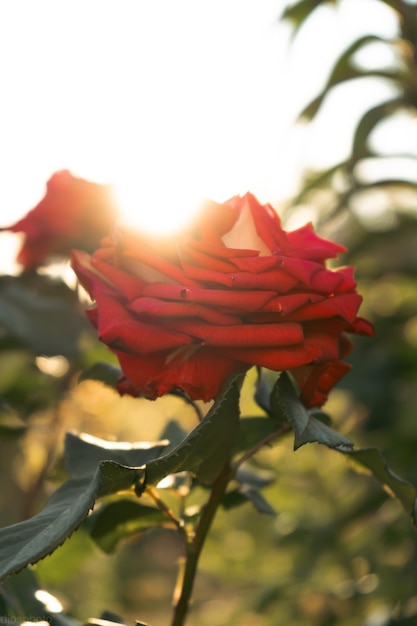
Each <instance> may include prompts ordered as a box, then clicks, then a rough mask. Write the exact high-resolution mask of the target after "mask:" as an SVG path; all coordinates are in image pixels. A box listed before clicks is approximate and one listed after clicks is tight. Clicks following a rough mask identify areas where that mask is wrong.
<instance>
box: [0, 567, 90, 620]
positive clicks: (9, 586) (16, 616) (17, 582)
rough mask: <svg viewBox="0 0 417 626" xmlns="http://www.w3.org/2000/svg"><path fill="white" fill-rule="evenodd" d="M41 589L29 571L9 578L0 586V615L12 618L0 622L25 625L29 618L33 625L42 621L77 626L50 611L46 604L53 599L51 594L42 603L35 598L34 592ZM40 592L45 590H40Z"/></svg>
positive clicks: (32, 573)
mask: <svg viewBox="0 0 417 626" xmlns="http://www.w3.org/2000/svg"><path fill="white" fill-rule="evenodd" d="M41 589H42V587H41V586H40V584H39V582H38V580H37V577H36V576H35V573H34V572H33V571H31V570H29V569H26V570H23V571H21V572H19V574H15V575H14V576H11V577H10V578H9V579H8V580H7V581H6V582H5V583H4V584H3V585H0V611H2V613H1V614H0V615H1V616H3V615H9V616H13V617H11V618H10V622H7V621H4V620H3V619H1V620H0V622H1V623H2V624H8V623H10V624H16V623H21V622H25V623H26V621H27V620H28V616H30V619H31V620H33V623H36V622H38V621H41V620H43V621H47V622H49V624H50V625H51V626H77V624H79V622H76V621H74V620H73V619H71V618H70V617H68V616H66V615H64V614H63V613H58V612H55V611H54V612H52V611H50V609H49V607H48V603H50V602H51V600H54V598H53V596H52V595H51V594H49V597H48V598H46V599H45V600H44V601H43V600H42V599H39V597H36V592H38V591H40V590H41ZM42 591H45V590H44V589H42ZM2 599H3V600H4V602H3V603H2ZM31 623H32V622H31Z"/></svg>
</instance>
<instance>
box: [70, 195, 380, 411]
mask: <svg viewBox="0 0 417 626" xmlns="http://www.w3.org/2000/svg"><path fill="white" fill-rule="evenodd" d="M102 246H103V247H102V248H101V249H99V250H97V251H96V252H95V253H94V254H93V256H92V257H90V256H88V255H87V254H85V253H83V252H81V251H77V252H75V253H74V255H73V267H74V269H75V271H76V273H77V274H78V276H79V278H80V280H81V282H82V284H83V285H84V287H85V288H86V289H87V291H88V292H89V293H90V295H91V297H92V298H93V299H94V300H95V306H94V307H93V308H91V309H90V310H89V311H88V315H89V317H90V320H91V321H92V323H93V324H94V326H95V327H96V328H97V329H98V333H99V337H100V339H101V340H102V341H103V342H104V343H106V344H107V345H108V346H109V347H110V348H111V349H112V351H113V352H114V353H115V354H116V355H117V357H118V359H119V362H120V365H121V368H122V371H123V373H124V379H123V380H122V381H121V382H120V387H119V390H120V392H122V393H125V392H129V393H140V394H144V395H145V396H147V397H150V398H156V397H158V396H161V395H163V394H165V393H167V392H169V391H172V390H178V389H179V390H183V391H184V392H186V393H187V394H188V395H189V396H190V397H191V398H192V399H202V400H205V401H207V400H210V399H212V398H214V397H215V396H216V395H217V394H218V392H219V390H220V388H221V386H222V385H223V383H224V382H225V380H226V378H227V377H228V376H229V375H230V374H232V373H235V372H243V371H246V370H247V369H249V368H250V367H251V366H253V365H259V366H264V367H266V368H270V369H272V370H276V371H280V370H290V371H291V372H292V373H293V375H294V376H295V378H296V379H297V381H298V383H299V385H300V389H301V394H302V400H303V401H304V402H305V403H306V404H307V405H310V406H320V405H321V404H323V403H324V402H325V400H326V398H327V395H328V393H329V391H330V390H331V389H332V387H333V386H334V385H335V384H336V382H337V381H338V380H339V379H340V378H341V377H342V376H343V375H344V374H345V373H346V372H347V371H348V369H349V366H348V365H347V364H346V363H344V362H343V360H342V359H343V358H344V357H345V356H346V355H347V354H348V352H349V351H350V349H351V347H352V344H351V342H350V340H349V339H348V337H347V335H346V334H345V333H346V332H348V333H360V334H365V335H371V334H373V330H372V326H371V324H370V323H369V322H367V321H366V320H363V319H361V318H358V317H357V312H358V309H359V306H360V303H361V300H362V298H361V296H359V295H358V294H357V293H356V283H355V281H354V278H353V269H352V268H350V267H347V268H342V269H339V270H337V271H335V270H331V269H326V267H325V261H326V259H328V258H331V257H335V256H337V254H338V253H339V252H342V251H343V250H344V248H342V247H341V246H339V245H337V244H335V243H331V242H329V241H326V240H324V239H321V238H319V237H318V236H317V235H316V234H315V233H314V231H313V229H312V226H311V225H307V226H304V227H303V228H300V229H298V230H296V231H294V232H285V231H284V230H283V228H282V227H281V224H280V221H279V218H278V216H277V215H276V213H275V212H274V210H273V209H272V207H271V206H270V205H266V206H262V205H260V204H259V202H258V201H257V200H256V198H255V197H254V196H252V195H251V194H247V195H246V196H244V197H235V198H232V199H231V200H229V201H228V202H226V203H225V204H215V203H210V204H208V205H207V206H206V207H205V209H204V210H203V211H202V212H201V214H200V215H199V217H198V218H197V219H196V220H195V221H194V223H193V224H192V226H190V228H188V229H187V230H185V231H183V232H181V233H180V234H178V235H176V236H173V237H169V238H167V237H166V238H156V237H150V236H148V235H145V234H142V233H134V232H131V231H129V230H123V231H119V232H116V233H115V234H114V235H113V237H112V238H108V239H106V240H105V241H103V244H102Z"/></svg>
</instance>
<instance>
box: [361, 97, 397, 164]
mask: <svg viewBox="0 0 417 626" xmlns="http://www.w3.org/2000/svg"><path fill="white" fill-rule="evenodd" d="M404 106H405V101H404V98H403V97H399V98H392V99H391V100H388V101H387V102H383V103H382V104H378V105H377V106H374V107H372V108H371V109H369V110H368V111H367V112H366V113H365V114H364V115H363V116H362V118H361V120H360V121H359V123H358V125H357V127H356V130H355V134H354V137H353V142H352V162H353V164H354V163H355V162H356V161H359V159H363V158H366V157H368V156H372V154H373V152H372V151H371V150H370V149H369V146H368V140H369V136H370V134H371V132H372V131H373V129H374V128H375V126H377V124H379V123H380V122H382V121H383V120H384V118H387V117H390V116H391V115H393V113H395V112H396V111H397V110H398V109H399V108H402V107H404Z"/></svg>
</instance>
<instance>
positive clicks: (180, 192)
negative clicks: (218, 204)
mask: <svg viewBox="0 0 417 626" xmlns="http://www.w3.org/2000/svg"><path fill="white" fill-rule="evenodd" d="M115 195H116V199H117V202H118V205H119V210H120V213H121V221H122V223H123V224H126V225H127V226H129V227H132V228H136V229H140V230H145V231H148V232H150V233H158V234H169V233H171V232H175V231H178V230H180V229H181V228H183V227H184V226H185V225H186V223H187V221H189V220H190V219H191V218H192V216H193V215H195V214H196V213H197V211H198V210H199V207H200V206H201V204H202V202H203V201H204V198H203V197H202V196H201V195H200V194H199V193H198V192H197V190H196V189H193V187H192V185H189V186H188V187H186V186H185V185H184V186H181V185H179V184H178V183H176V182H173V181H172V180H171V181H170V180H169V179H168V180H167V179H165V180H160V181H158V182H154V183H153V182H152V181H147V182H146V183H143V182H142V183H141V184H140V185H138V184H137V183H136V181H127V180H125V181H121V182H119V183H117V184H116V185H115Z"/></svg>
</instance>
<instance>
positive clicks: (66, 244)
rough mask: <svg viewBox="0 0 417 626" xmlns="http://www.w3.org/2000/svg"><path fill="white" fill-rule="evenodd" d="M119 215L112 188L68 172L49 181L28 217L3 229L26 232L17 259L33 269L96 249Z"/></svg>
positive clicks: (55, 175)
mask: <svg viewBox="0 0 417 626" xmlns="http://www.w3.org/2000/svg"><path fill="white" fill-rule="evenodd" d="M115 216H116V210H115V203H114V201H113V200H112V197H111V192H110V187H108V186H105V185H99V184H97V183H92V182H89V181H87V180H84V179H82V178H76V177H75V176H72V174H71V173H70V172H68V171H66V170H63V171H61V172H56V173H55V174H54V175H53V176H52V177H51V178H50V179H49V181H48V183H47V186H46V194H45V196H44V198H43V199H42V200H41V201H40V202H39V204H37V205H36V206H35V208H34V209H32V210H31V211H30V212H29V213H28V214H27V215H26V216H25V217H23V218H22V219H21V220H19V221H18V222H16V224H13V225H12V226H10V227H8V228H5V229H2V230H10V231H12V232H15V233H24V241H23V245H22V248H21V250H20V252H19V255H18V257H17V260H18V262H19V263H21V264H22V265H23V266H24V268H25V269H34V268H36V267H38V266H39V265H42V263H44V262H45V261H47V260H48V259H49V258H50V257H53V256H64V257H65V256H69V253H70V250H71V249H72V248H81V249H82V250H91V251H92V250H94V249H95V248H97V246H98V245H99V243H100V239H101V238H102V237H103V236H104V235H105V234H108V233H109V232H111V230H112V227H113V222H114V219H115Z"/></svg>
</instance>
